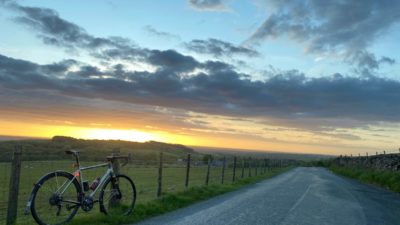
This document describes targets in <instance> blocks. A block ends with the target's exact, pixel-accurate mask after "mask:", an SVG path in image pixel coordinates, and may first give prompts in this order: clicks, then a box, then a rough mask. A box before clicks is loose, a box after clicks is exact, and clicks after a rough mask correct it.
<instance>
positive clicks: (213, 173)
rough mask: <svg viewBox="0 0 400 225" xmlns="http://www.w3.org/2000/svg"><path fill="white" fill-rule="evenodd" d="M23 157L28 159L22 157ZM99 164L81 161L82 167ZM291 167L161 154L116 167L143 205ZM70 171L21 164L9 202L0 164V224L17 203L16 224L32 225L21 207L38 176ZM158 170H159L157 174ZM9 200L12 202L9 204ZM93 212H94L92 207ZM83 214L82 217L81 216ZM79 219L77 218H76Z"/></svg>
mask: <svg viewBox="0 0 400 225" xmlns="http://www.w3.org/2000/svg"><path fill="white" fill-rule="evenodd" d="M25 158H29V156H28V157H25ZM98 163H103V162H81V164H82V165H83V166H89V165H95V164H98ZM290 164H293V161H289V160H276V159H274V160H273V159H260V158H254V159H250V158H239V157H235V156H232V157H220V158H214V159H213V160H211V158H210V159H209V160H207V159H202V158H198V157H197V158H190V154H189V155H188V157H187V158H178V159H166V160H164V159H163V157H162V153H161V154H160V157H159V159H158V160H148V161H131V162H130V163H129V164H127V165H126V166H124V167H121V168H120V173H122V174H126V175H128V176H129V177H131V178H132V180H133V181H134V183H135V186H136V190H137V202H138V203H144V202H147V201H150V200H153V199H156V198H158V197H160V196H161V195H162V194H163V193H175V192H180V191H183V190H185V189H187V188H190V187H197V186H205V185H213V184H231V183H232V182H234V181H237V180H240V179H243V178H246V177H249V176H257V175H261V174H263V173H265V172H267V171H268V170H271V169H273V168H277V167H285V166H288V165H290ZM56 170H63V171H67V172H73V171H74V170H75V168H74V166H73V162H72V161H65V160H63V161H22V162H21V170H20V179H19V181H20V182H19V187H18V196H17V199H9V193H10V182H11V181H12V180H13V179H14V178H13V179H10V177H11V176H13V175H12V173H13V168H12V163H11V162H3V163H0V212H1V213H0V224H6V222H7V211H9V210H7V209H9V208H10V207H9V205H10V203H12V202H17V203H18V208H17V212H16V215H17V218H16V224H34V221H33V219H32V217H31V216H24V208H25V205H26V202H27V200H28V198H29V196H30V194H31V191H32V188H33V186H34V184H35V182H37V181H38V180H39V179H40V177H42V176H43V175H45V174H47V173H49V172H52V171H56ZM160 170H161V171H160ZM104 172H105V171H104V168H99V169H93V170H88V171H85V172H84V177H81V178H82V179H84V180H88V181H89V182H91V181H92V180H93V179H96V178H97V177H101V176H102V175H103V174H104ZM10 201H12V202H10ZM93 210H98V207H97V208H94V209H93ZM83 215H84V214H83ZM78 216H80V215H78Z"/></svg>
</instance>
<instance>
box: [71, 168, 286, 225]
mask: <svg viewBox="0 0 400 225" xmlns="http://www.w3.org/2000/svg"><path fill="white" fill-rule="evenodd" d="M292 168H293V167H286V168H277V169H272V170H269V171H267V172H266V173H264V174H261V175H259V176H257V177H248V178H243V179H241V180H238V181H236V182H235V183H233V184H224V185H222V184H218V185H215V184H214V185H210V186H200V187H192V188H188V189H187V190H185V191H181V192H177V193H165V194H163V196H162V197H161V198H159V199H155V200H152V201H148V202H146V203H138V204H136V206H135V209H134V212H133V214H132V215H130V216H128V217H127V216H113V217H112V216H105V215H103V214H101V213H98V212H96V213H90V214H87V215H85V216H83V217H82V216H81V217H80V218H76V219H73V220H72V221H71V223H69V224H71V225H83V224H96V225H117V224H118V225H120V224H129V223H136V222H139V221H142V220H145V219H148V218H151V217H154V216H158V215H162V214H165V213H167V212H171V211H174V210H176V209H179V208H183V207H186V206H189V205H191V204H193V203H196V202H200V201H203V200H206V199H209V198H212V197H215V196H217V195H221V194H224V193H227V192H231V191H234V190H238V189H239V188H241V187H244V186H246V185H249V184H253V183H256V182H258V181H261V180H264V179H267V178H271V177H273V176H275V175H278V174H280V173H283V172H286V171H288V170H289V169H292ZM139 198H140V196H139ZM80 213H82V211H80Z"/></svg>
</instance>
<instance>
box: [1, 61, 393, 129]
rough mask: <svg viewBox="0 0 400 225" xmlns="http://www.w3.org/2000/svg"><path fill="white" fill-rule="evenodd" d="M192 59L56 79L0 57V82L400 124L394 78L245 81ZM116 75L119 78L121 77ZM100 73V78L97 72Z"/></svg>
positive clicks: (175, 104)
mask: <svg viewBox="0 0 400 225" xmlns="http://www.w3.org/2000/svg"><path fill="white" fill-rule="evenodd" d="M189 61H190V60H189ZM194 62H195V63H194V64H189V66H188V65H186V64H184V65H178V66H177V67H179V68H184V69H180V70H177V71H175V70H173V69H172V68H170V67H168V65H169V64H168V63H164V64H166V65H167V66H165V67H162V68H161V69H158V70H156V71H155V72H140V71H125V70H123V68H119V74H118V75H115V72H116V70H115V69H111V70H108V71H102V70H100V69H98V68H94V67H93V68H92V67H89V68H90V69H89V70H88V67H87V66H81V67H80V70H79V71H75V72H74V73H75V74H85V75H86V74H92V73H100V74H98V75H99V76H97V77H96V78H94V77H92V76H70V77H69V76H67V75H68V73H69V71H68V69H65V70H64V71H65V74H66V76H65V78H60V77H57V76H54V75H53V74H51V73H49V72H48V71H46V69H45V68H47V67H48V65H39V64H35V63H32V62H29V61H24V60H18V59H13V58H9V57H6V56H0V68H2V69H1V70H0V81H1V83H0V84H1V86H3V87H5V88H13V89H16V90H18V89H22V90H23V89H29V90H47V91H55V92H58V93H60V94H63V95H66V96H75V97H82V98H97V99H104V100H112V101H119V102H126V103H131V104H145V105H152V106H162V107H168V108H175V109H183V110H189V111H195V112H201V113H208V114H218V115H225V116H241V117H243V116H245V117H260V118H266V119H268V118H273V119H274V120H277V121H278V120H282V121H286V122H287V123H288V121H297V122H296V123H300V124H301V123H303V122H304V121H310V120H315V121H318V120H324V121H329V120H331V121H337V120H342V121H343V120H346V119H347V120H350V121H362V122H363V123H367V124H368V123H374V122H380V121H386V122H400V119H399V116H398V115H399V113H400V106H399V104H398V102H399V100H400V93H399V91H398V90H400V82H398V81H395V80H390V79H385V78H380V77H374V76H370V77H368V78H362V77H347V76H343V75H339V74H336V75H334V76H330V77H321V78H306V76H305V75H304V74H301V73H299V72H297V71H287V72H286V73H284V74H275V75H274V76H272V77H271V78H269V79H268V80H265V81H252V80H249V79H247V78H246V74H241V73H238V72H236V71H235V70H233V69H232V68H231V67H229V66H228V65H225V66H224V64H223V63H222V64H220V65H219V66H215V65H216V64H218V63H216V62H208V63H199V62H196V61H194ZM157 63H158V64H163V63H159V62H157ZM171 65H173V63H172V64H171ZM194 67H196V68H202V69H203V70H205V71H206V72H199V73H196V74H194V75H192V76H182V73H183V72H184V71H188V68H190V69H192V68H194ZM87 71H90V73H87ZM121 73H123V77H124V78H121ZM103 74H107V76H101V75H103ZM93 75H95V74H93ZM302 121H303V122H302ZM320 122H321V121H320ZM293 124H294V123H293ZM359 124H360V123H359ZM323 125H326V126H335V124H330V123H328V124H322V123H320V124H319V126H323ZM296 126H299V125H296Z"/></svg>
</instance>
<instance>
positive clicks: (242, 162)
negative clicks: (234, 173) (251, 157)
mask: <svg viewBox="0 0 400 225" xmlns="http://www.w3.org/2000/svg"><path fill="white" fill-rule="evenodd" d="M241 177H242V178H243V177H244V159H242V175H241Z"/></svg>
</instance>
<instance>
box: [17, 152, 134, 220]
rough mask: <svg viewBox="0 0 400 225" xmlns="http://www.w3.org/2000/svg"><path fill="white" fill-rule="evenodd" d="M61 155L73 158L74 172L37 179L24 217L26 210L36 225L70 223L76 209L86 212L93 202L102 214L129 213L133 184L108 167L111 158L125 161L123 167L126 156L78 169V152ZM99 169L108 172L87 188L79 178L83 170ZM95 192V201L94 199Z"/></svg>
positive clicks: (63, 172) (115, 157)
mask: <svg viewBox="0 0 400 225" xmlns="http://www.w3.org/2000/svg"><path fill="white" fill-rule="evenodd" d="M65 153H67V154H71V155H73V156H74V157H75V160H76V164H75V166H76V167H77V170H76V171H75V172H74V173H69V172H65V171H55V172H51V173H48V174H46V175H44V176H43V177H42V178H40V179H39V181H38V182H37V183H36V184H35V185H34V187H33V190H32V193H31V196H30V198H29V200H28V203H27V205H26V208H25V214H29V211H30V212H31V214H32V217H33V219H34V220H35V221H36V222H37V223H38V224H40V225H50V224H52V225H53V224H54V225H58V224H65V223H67V222H69V221H71V220H72V218H73V217H74V216H75V215H76V213H77V212H78V209H79V208H81V209H82V210H83V211H85V212H89V211H90V210H92V209H93V206H94V204H95V203H97V202H98V203H99V205H100V212H102V213H104V214H106V215H125V216H127V215H129V214H131V213H132V212H133V208H134V206H135V201H136V188H135V185H134V183H133V181H132V180H131V179H130V178H129V177H128V176H126V175H123V174H116V173H114V169H113V165H112V162H113V161H114V160H115V159H125V163H124V164H123V165H122V166H124V165H126V164H127V162H128V157H125V156H109V157H107V160H108V162H107V163H102V164H98V165H93V166H88V167H81V166H80V162H79V151H75V150H69V151H65ZM99 167H108V169H107V170H106V172H105V174H104V175H103V176H102V177H101V178H100V177H98V178H97V179H95V180H94V181H93V183H92V184H91V185H90V186H89V183H88V182H87V181H85V180H84V179H83V171H85V170H90V169H95V168H99ZM99 190H100V193H99V196H98V199H95V195H96V193H97V191H99Z"/></svg>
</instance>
